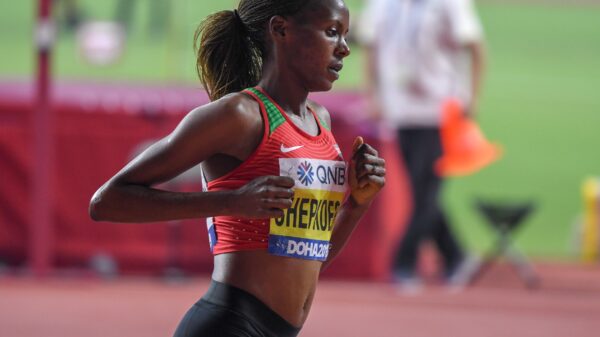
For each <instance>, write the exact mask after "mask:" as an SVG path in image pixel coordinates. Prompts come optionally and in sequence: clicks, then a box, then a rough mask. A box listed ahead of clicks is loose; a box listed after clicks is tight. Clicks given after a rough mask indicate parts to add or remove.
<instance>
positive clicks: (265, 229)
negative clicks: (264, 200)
mask: <svg viewBox="0 0 600 337" xmlns="http://www.w3.org/2000/svg"><path fill="white" fill-rule="evenodd" d="M243 93H245V94H247V95H249V96H250V97H252V98H254V99H255V100H256V101H257V102H258V103H259V105H260V112H261V115H262V119H263V123H264V130H265V131H264V135H263V138H262V140H261V142H260V144H259V146H258V147H257V148H256V150H254V152H253V153H252V154H251V155H250V157H248V159H246V160H245V161H244V162H243V163H242V164H241V165H240V166H238V167H237V168H235V169H234V170H233V171H231V172H229V173H228V174H226V175H224V176H222V177H219V178H217V179H215V180H213V181H211V182H209V183H206V182H204V184H203V185H204V188H205V190H207V191H220V190H233V189H237V188H240V187H241V186H243V185H245V184H246V183H248V182H250V181H251V180H253V179H255V178H257V177H260V176H265V175H281V176H289V177H291V178H293V179H294V180H295V182H296V184H295V186H294V187H293V189H294V198H293V201H292V206H291V207H290V208H289V209H287V210H285V211H284V215H283V216H282V217H281V218H271V219H243V218H237V217H230V216H216V217H212V218H208V219H207V227H208V236H209V241H210V246H211V251H212V252H213V254H222V253H228V252H235V251H242V250H255V249H267V250H268V252H269V253H271V254H274V255H280V256H289V257H296V258H302V259H310V260H319V261H325V260H326V259H327V255H328V253H329V239H330V238H331V232H332V229H333V224H334V219H335V216H336V213H337V210H338V208H339V206H340V205H341V203H342V201H343V199H344V195H345V192H346V188H347V182H346V180H347V176H346V164H345V162H344V160H343V158H342V154H341V152H340V148H339V146H338V145H337V143H336V141H335V139H334V138H333V135H332V134H331V131H330V129H329V127H328V125H327V124H326V123H325V122H323V121H322V120H320V119H319V118H318V116H317V115H316V114H315V113H314V111H312V110H311V113H312V114H313V116H314V117H315V120H316V121H317V125H318V127H319V134H318V135H317V136H311V135H309V134H307V133H306V132H304V131H302V130H301V129H300V128H298V127H297V126H296V125H295V124H294V123H293V122H292V121H291V120H289V119H288V116H287V115H286V113H285V112H283V110H282V109H281V108H280V107H279V105H277V103H275V102H274V101H273V100H272V99H271V98H270V97H269V96H268V95H267V94H266V93H265V92H264V91H263V90H262V89H260V88H259V87H255V88H249V89H246V90H244V91H243Z"/></svg>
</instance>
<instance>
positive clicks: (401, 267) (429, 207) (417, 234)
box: [393, 128, 463, 277]
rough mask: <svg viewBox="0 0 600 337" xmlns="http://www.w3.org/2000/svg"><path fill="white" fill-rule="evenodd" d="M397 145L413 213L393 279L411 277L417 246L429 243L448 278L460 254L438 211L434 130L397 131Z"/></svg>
mask: <svg viewBox="0 0 600 337" xmlns="http://www.w3.org/2000/svg"><path fill="white" fill-rule="evenodd" d="M398 141H399V142H400V148H401V149H402V154H403V157H404V162H405V164H406V168H407V171H408V175H409V177H410V182H411V185H412V188H411V191H412V192H411V194H412V200H413V211H412V215H411V216H410V220H409V223H408V226H407V228H406V231H405V233H404V237H403V238H402V240H401V242H400V245H399V247H398V251H397V254H396V257H395V260H394V266H393V268H394V273H395V275H396V276H400V277H403V276H404V277H409V276H413V275H414V274H415V268H416V264H417V260H418V252H419V246H420V244H421V243H422V242H423V241H424V240H426V239H431V240H432V241H433V243H435V245H436V246H437V248H438V250H439V252H440V255H441V256H442V258H443V261H444V265H445V272H446V276H449V275H450V274H451V273H452V272H453V271H454V269H455V268H456V267H457V266H458V264H459V263H460V262H461V261H462V258H463V253H462V249H461V248H460V246H459V244H458V242H457V241H456V239H455V238H454V235H453V234H452V232H451V230H450V228H449V226H448V221H447V219H446V215H445V214H444V211H443V210H442V207H441V200H440V189H441V185H442V179H441V178H440V177H439V176H437V175H436V174H435V172H434V169H433V165H434V163H435V161H436V160H437V159H438V158H439V157H440V156H441V155H442V145H441V142H440V132H439V129H438V128H428V129H427V128H422V129H421V128H419V129H416V128H415V129H400V130H399V131H398Z"/></svg>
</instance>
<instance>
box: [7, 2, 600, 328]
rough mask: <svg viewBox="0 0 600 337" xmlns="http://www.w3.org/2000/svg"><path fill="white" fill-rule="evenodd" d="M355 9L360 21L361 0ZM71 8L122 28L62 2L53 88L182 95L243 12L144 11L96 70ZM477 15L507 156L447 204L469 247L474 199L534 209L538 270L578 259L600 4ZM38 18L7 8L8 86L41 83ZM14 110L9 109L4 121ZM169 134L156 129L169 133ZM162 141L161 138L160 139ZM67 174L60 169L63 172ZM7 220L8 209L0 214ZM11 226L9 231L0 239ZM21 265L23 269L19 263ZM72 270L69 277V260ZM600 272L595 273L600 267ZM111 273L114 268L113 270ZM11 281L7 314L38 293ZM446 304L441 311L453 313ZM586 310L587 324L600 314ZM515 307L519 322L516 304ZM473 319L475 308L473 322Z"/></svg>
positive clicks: (530, 233)
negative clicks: (208, 23) (199, 40)
mask: <svg viewBox="0 0 600 337" xmlns="http://www.w3.org/2000/svg"><path fill="white" fill-rule="evenodd" d="M346 2H347V4H348V5H349V6H350V8H351V12H352V13H353V15H354V16H356V13H358V12H359V11H360V9H361V7H362V1H361V0H346ZM69 3H71V4H74V5H75V6H76V8H77V10H78V13H79V15H80V16H79V19H80V20H81V22H85V21H90V20H91V21H110V20H114V19H115V18H116V15H115V13H116V12H117V7H118V6H119V1H118V0H105V1H92V0H80V1H67V0H57V1H54V6H53V16H54V18H55V19H56V28H57V39H56V41H55V45H54V49H53V50H52V74H53V78H54V81H55V82H65V83H87V82H90V83H93V85H101V86H102V85H112V84H114V83H118V86H123V87H126V86H139V85H142V86H150V87H153V86H160V87H169V86H172V87H184V88H187V89H186V90H192V91H193V90H196V89H197V90H200V89H199V88H200V85H199V82H198V80H197V78H196V75H195V62H194V54H193V49H192V36H193V32H194V30H195V28H196V26H197V24H198V23H199V22H200V21H201V20H202V19H203V18H204V17H205V16H206V15H208V14H209V13H212V12H215V11H217V10H221V9H231V8H234V6H235V5H236V3H237V1H233V0H219V1H212V0H196V1H192V0H170V1H166V0H165V1H152V0H138V1H134V3H133V5H134V7H133V11H132V16H131V26H130V28H129V30H128V31H127V33H126V37H125V44H124V50H123V54H122V56H121V57H119V59H118V61H116V62H114V63H112V64H109V65H103V66H98V65H91V64H90V63H89V62H88V61H86V60H84V59H83V57H82V56H81V53H80V51H79V49H78V45H77V38H76V35H77V34H76V32H75V30H73V29H72V28H70V26H69V15H68V14H67V10H66V9H67V7H68V4H69ZM157 3H159V5H156V4H157ZM152 6H158V7H159V8H158V10H159V11H160V13H163V14H164V15H163V16H162V17H163V18H162V19H165V18H166V19H165V20H164V21H160V22H159V23H156V22H155V24H153V25H152V26H154V27H155V29H154V30H150V29H148V27H149V25H150V22H151V21H152V20H156V19H153V16H152V14H151V13H152ZM477 7H478V10H479V13H480V16H481V19H482V22H483V26H484V29H485V32H486V37H487V44H488V49H489V57H490V62H489V65H488V72H487V75H486V79H485V85H484V92H483V97H482V100H481V103H480V108H479V111H480V114H479V116H478V120H479V122H480V125H481V127H482V129H483V130H484V131H485V133H486V135H487V137H488V138H489V139H491V140H494V141H497V142H499V143H501V144H502V145H503V147H504V150H505V155H504V157H503V158H502V159H501V160H500V161H498V162H497V163H495V164H493V165H491V166H490V167H487V168H485V169H484V170H482V171H481V172H479V173H477V174H474V175H472V176H468V177H463V178H455V179H452V180H451V181H450V182H449V184H448V186H447V188H446V190H445V193H444V198H445V203H446V204H447V206H448V209H449V212H450V215H451V217H452V220H453V224H454V227H455V229H456V231H457V232H458V233H459V235H460V237H461V238H462V239H463V241H464V242H465V245H466V246H467V247H468V248H470V249H472V250H473V251H476V252H483V251H485V250H486V249H487V248H488V247H490V245H492V244H493V240H494V236H493V235H492V234H491V233H490V231H489V229H488V227H487V226H486V225H485V224H484V220H483V219H482V218H481V217H480V216H479V215H478V214H477V212H476V211H475V209H474V207H473V200H474V198H475V197H476V196H483V197H489V198H499V199H511V200H534V201H535V202H536V204H537V209H536V211H535V212H534V213H533V214H532V216H531V217H530V218H529V219H527V221H526V223H525V225H524V226H523V228H522V230H521V231H520V232H519V233H518V235H517V239H516V245H517V246H518V247H519V249H520V250H522V251H523V252H525V253H526V254H527V255H528V256H530V257H532V258H533V259H534V260H535V261H551V262H557V261H560V262H568V263H572V262H575V261H578V260H579V259H580V252H579V249H580V244H579V241H580V239H581V238H580V237H579V235H578V234H577V233H578V231H577V229H576V228H577V227H578V224H579V223H580V222H581V214H582V212H583V200H582V191H581V190H582V183H583V182H584V180H585V179H586V178H588V177H592V176H598V175H600V154H599V153H600V152H599V150H598V149H599V147H600V132H599V131H600V90H599V88H600V1H595V0H574V1H566V0H564V1H559V0H525V1H512V0H479V1H477ZM36 9H37V3H36V1H33V0H25V1H3V2H1V3H0V46H2V47H1V49H2V52H1V53H0V82H2V83H13V82H18V83H22V82H23V81H24V82H30V83H33V81H34V78H35V72H36V70H35V69H36V68H35V64H36V53H35V45H34V39H33V35H34V30H35V28H34V27H35V16H36V15H35V13H36ZM155 10H156V8H155ZM159 20H161V19H159ZM157 27H158V28H157ZM363 62H364V58H363V53H362V51H361V48H360V47H359V46H356V45H354V46H352V56H351V57H350V58H348V60H347V61H346V62H345V67H344V71H343V74H342V77H341V79H340V81H339V82H338V83H337V84H336V87H335V89H334V90H336V91H337V92H340V93H348V92H353V93H354V92H359V91H360V90H361V88H362V87H363V84H362V78H363V74H364V70H363ZM4 112H5V111H1V110H0V122H2V120H3V119H2V117H1V116H2V114H3V113H4ZM334 118H335V116H334ZM167 130H168V129H166V128H163V129H161V130H158V131H159V132H163V134H164V133H165V132H167ZM140 132H143V130H142V131H140ZM153 132H157V130H156V129H153ZM131 150H133V149H131ZM128 151H129V149H128ZM2 160H4V158H2ZM85 160H93V159H89V158H88V159H85ZM85 167H90V166H89V164H88V165H86V166H85ZM57 170H60V165H59V164H57ZM0 174H3V173H2V172H0ZM105 178H108V176H107V177H105ZM0 188H2V187H0ZM82 198H89V196H82ZM0 202H1V201H0ZM0 211H2V212H8V211H9V210H7V209H6V207H4V206H3V205H2V204H0ZM0 219H3V218H2V217H0ZM8 226H9V224H6V223H0V235H2V233H3V231H4V230H6V228H7V227H8ZM200 227H202V228H200V230H199V231H197V232H194V235H196V234H197V233H200V234H198V235H204V232H202V231H203V230H204V228H203V226H200ZM150 231H151V232H152V230H150ZM92 232H93V230H92ZM186 233H187V232H186ZM152 235H165V232H164V231H163V232H160V231H155V232H153V233H151V234H149V236H148V238H149V239H152V238H153V236H152ZM184 235H185V234H184ZM203 239H204V238H203ZM1 241H2V240H1V238H0V242H1ZM203 242H204V241H203ZM9 246H10V245H9ZM5 250H6V247H1V246H0V252H2V251H5ZM21 253H25V251H22V252H21ZM191 253H192V254H196V253H198V254H208V249H207V247H204V246H203V247H198V248H197V249H196V250H193V251H191ZM4 258H5V257H3V256H2V255H0V267H1V266H4V267H3V268H2V269H0V275H1V271H2V270H4V271H6V270H11V269H12V268H13V267H17V268H19V267H23V266H24V265H23V263H24V262H25V260H23V259H14V257H11V258H6V260H3V259H4ZM24 258H25V257H24ZM100 260H102V256H100ZM14 261H17V262H16V265H15V262H14ZM96 262H97V261H96ZM62 263H63V264H64V265H63V266H67V267H68V261H62ZM100 264H102V261H100ZM342 264H343V263H342ZM76 266H77V267H80V265H76ZM595 266H596V269H597V262H596V264H595ZM104 267H106V268H110V263H109V265H108V266H106V265H104ZM143 267H144V266H143V265H142V266H141V268H142V269H143ZM343 267H344V266H343V265H342V267H340V268H343ZM543 270H544V269H543V268H542V271H543ZM553 273H554V274H556V273H555V272H554V271H553V272H549V275H550V274H553ZM575 274H576V273H575ZM542 276H543V275H542ZM598 276H599V275H598V273H595V274H593V275H591V277H590V275H588V276H587V277H588V278H587V279H586V280H588V281H590V282H595V284H596V285H598V284H600V279H599V278H598ZM584 279H585V278H584ZM588 281H585V282H583V281H580V282H579V281H578V282H579V283H586V282H588ZM12 282H13V281H8V283H4V284H0V288H4V289H5V290H4V291H6V292H5V293H4V295H1V296H0V307H2V306H3V304H2V298H3V297H4V298H9V299H10V297H6V296H7V295H8V294H9V293H13V294H20V293H23V294H25V293H27V292H29V291H30V289H29V288H27V287H29V285H26V286H25V288H17V287H16V286H14V283H12ZM565 282H567V281H565ZM567 283H568V282H567ZM576 283H577V282H576ZM561 284H562V283H561ZM586 284H588V283H586ZM79 286H80V285H79ZM80 287H81V286H80ZM84 287H85V286H84ZM90 287H93V286H90ZM330 288H335V287H332V286H330ZM558 288H560V287H558ZM50 289H54V290H56V286H55V285H50ZM144 289H146V288H144ZM560 289H564V288H560ZM361 290H362V291H365V289H361ZM584 290H585V291H582V292H580V294H581V295H582V294H584V293H586V294H590V293H593V294H594V295H598V292H599V291H600V289H599V288H598V287H596V286H592V287H591V288H590V287H588V288H585V287H584ZM126 291H130V290H126ZM366 291H367V292H368V290H366ZM1 292H2V290H0V294H1ZM190 292H191V291H190ZM194 292H195V290H194ZM34 293H35V292H34ZM196 293H197V292H196ZM113 295H114V294H113ZM172 295H173V294H171V296H172ZM512 295H514V296H515V298H517V297H520V296H523V294H522V293H519V292H517V293H513V294H512ZM114 296H119V295H114ZM340 296H341V295H340ZM486 296H487V295H486ZM582 296H583V295H582ZM595 298H597V297H595ZM13 300H14V299H13ZM555 300H556V301H558V302H557V303H560V301H561V300H563V299H561V298H560V296H559V297H558V298H556V299H555ZM190 301H191V299H190ZM190 301H187V302H184V303H191V302H190ZM424 301H425V303H426V304H423V302H419V303H416V302H410V301H409V302H408V303H402V304H403V305H406V304H408V305H417V306H418V305H421V307H423V306H427V305H432V306H434V305H436V306H437V305H439V304H440V302H439V300H438V299H435V300H434V299H431V298H426V299H425V300H424ZM444 301H446V300H442V302H443V303H442V304H443V305H447V306H448V307H450V306H451V304H448V303H446V302H444ZM473 301H475V300H473ZM317 302H318V301H317ZM342 302H343V301H342ZM5 303H9V302H5ZM15 303H16V302H15ZM32 303H34V302H32ZM180 303H181V302H180ZM444 303H445V304H444ZM469 303H470V304H469V308H470V309H473V308H478V307H480V306H484V305H485V304H484V303H479V302H476V301H475V302H469ZM24 305H25V306H26V304H24ZM186 305H187V304H185V305H183V307H185V306H186ZM183 307H177V310H180V311H181V310H184V309H183ZM584 307H585V306H584ZM585 308H587V309H586V310H584V311H581V312H580V313H579V314H581V315H583V316H585V315H587V314H588V313H589V314H590V315H593V313H594V312H595V313H597V314H600V308H598V307H597V306H589V307H585ZM4 309H8V307H4ZM505 309H506V313H509V312H510V309H511V307H510V305H507V306H506V308H505ZM319 310H320V311H319ZM2 311H5V310H2ZM317 312H322V313H324V312H325V311H324V309H323V307H317ZM474 312H475V310H471V312H470V314H473V313H474ZM467 314H468V313H467ZM175 316H176V317H178V315H175ZM467 317H468V315H466V316H465V321H466V320H467V319H468V318H467ZM586 317H587V316H586ZM590 317H591V316H590ZM596 317H597V316H596ZM499 319H501V317H500V318H499ZM175 322H176V321H175ZM309 322H310V319H309ZM588 323H589V322H588ZM596 328H598V326H597V325H596ZM1 329H2V328H0V335H2V336H7V337H8V336H19V335H18V334H10V333H6V334H5V333H4V332H2V330H1ZM312 331H315V333H314V334H313V335H314V336H317V335H319V334H318V333H316V329H313V330H312ZM503 331H504V332H506V333H510V331H508V330H503ZM557 331H558V330H555V331H554V333H556V332H557ZM596 331H598V329H596ZM546 332H547V333H546V334H534V333H531V334H523V336H534V335H535V336H537V335H539V336H542V335H546V336H549V335H550V333H552V331H546ZM565 333H567V331H565ZM98 335H99V336H100V335H103V336H108V335H110V334H98ZM116 335H118V334H115V336H116ZM307 335H308V334H307ZM332 335H336V334H332ZM340 335H341V334H340ZM416 335H418V334H415V336H416ZM421 335H424V336H425V335H426V334H421ZM479 335H480V336H483V335H486V333H484V332H481V333H480V334H479ZM489 335H490V336H492V335H494V334H489ZM496 335H499V334H495V335H494V336H496ZM513 335H515V336H519V335H521V334H520V333H516V334H513ZM592 335H593V334H592ZM374 336H376V337H377V336H378V335H374ZM381 336H384V335H383V334H382V335H381ZM390 336H392V335H390ZM463 336H464V334H463Z"/></svg>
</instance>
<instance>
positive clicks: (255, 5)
mask: <svg viewBox="0 0 600 337" xmlns="http://www.w3.org/2000/svg"><path fill="white" fill-rule="evenodd" d="M308 2H309V1H308V0H241V1H240V4H239V6H238V10H235V11H221V12H217V13H215V14H212V15H210V16H208V17H207V18H206V19H205V20H204V21H203V22H202V23H201V24H200V26H198V29H196V33H195V34H194V49H195V50H196V51H197V59H196V71H197V72H198V76H199V77H200V81H201V82H202V85H203V86H204V88H205V89H206V91H207V92H208V96H209V97H210V99H211V100H213V101H214V100H217V99H219V98H221V97H223V96H225V95H227V94H229V93H232V92H238V91H240V90H243V89H245V88H248V87H252V86H255V85H256V84H257V83H258V81H259V80H260V77H261V75H262V64H263V61H264V58H265V57H266V54H267V51H266V45H265V29H266V28H267V23H268V22H269V19H271V18H272V17H273V16H275V15H281V16H286V15H293V14H295V13H297V12H298V11H300V9H301V8H302V7H303V6H304V5H306V3H308Z"/></svg>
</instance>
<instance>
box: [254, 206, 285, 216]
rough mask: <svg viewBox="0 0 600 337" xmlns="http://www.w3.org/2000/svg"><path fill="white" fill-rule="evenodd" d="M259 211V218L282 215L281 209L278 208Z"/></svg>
mask: <svg viewBox="0 0 600 337" xmlns="http://www.w3.org/2000/svg"><path fill="white" fill-rule="evenodd" d="M260 213H261V214H260V216H259V217H260V218H281V217H282V216H283V211H282V210H281V209H279V208H270V209H263V210H262V211H261V212H260Z"/></svg>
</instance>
